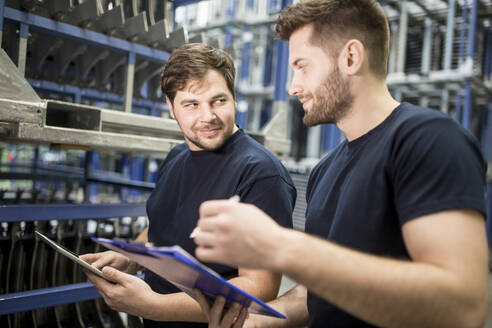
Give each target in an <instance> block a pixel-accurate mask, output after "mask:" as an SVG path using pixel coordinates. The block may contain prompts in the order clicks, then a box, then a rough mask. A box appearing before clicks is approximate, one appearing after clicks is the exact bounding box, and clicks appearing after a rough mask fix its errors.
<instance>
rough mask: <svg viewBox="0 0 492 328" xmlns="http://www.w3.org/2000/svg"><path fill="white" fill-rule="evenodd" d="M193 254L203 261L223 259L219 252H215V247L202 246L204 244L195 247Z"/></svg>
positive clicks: (220, 261) (221, 260) (219, 260)
mask: <svg viewBox="0 0 492 328" xmlns="http://www.w3.org/2000/svg"><path fill="white" fill-rule="evenodd" d="M195 256H196V257H197V258H198V259H199V260H200V261H203V262H218V263H223V262H224V259H223V258H222V257H221V256H219V253H218V252H217V250H216V248H213V247H204V246H198V247H197V248H196V249H195Z"/></svg>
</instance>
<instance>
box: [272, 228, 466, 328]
mask: <svg viewBox="0 0 492 328" xmlns="http://www.w3.org/2000/svg"><path fill="white" fill-rule="evenodd" d="M277 244H278V245H283V246H281V247H279V248H278V249H277V250H276V251H275V250H274V251H273V252H276V254H274V255H271V256H272V263H273V266H274V267H273V268H271V269H273V270H275V271H282V272H285V273H286V274H288V275H289V276H290V277H292V278H293V279H294V280H296V281H297V282H299V283H301V284H303V285H305V286H307V287H308V288H309V290H310V291H312V292H313V293H315V294H317V295H319V296H320V297H322V298H323V299H325V300H327V301H328V302H330V303H332V304H334V305H336V306H337V307H339V308H341V309H343V310H345V311H347V312H349V313H351V314H352V315H354V316H356V317H359V318H360V319H362V320H365V321H367V322H370V323H372V324H374V325H377V326H386V327H388V326H389V327H397V326H401V325H402V323H403V322H405V325H406V326H408V327H412V326H418V327H424V326H431V327H441V326H442V327H454V326H464V325H463V323H467V322H466V321H467V318H463V317H461V315H460V312H459V311H455V309H462V308H463V307H467V306H468V305H470V306H473V305H474V304H467V302H468V301H469V300H468V299H466V298H463V297H462V296H461V295H460V294H461V293H462V289H461V290H460V286H459V284H458V283H457V281H456V280H457V279H456V277H454V276H453V275H452V274H451V273H450V272H448V271H446V270H444V269H441V268H439V267H437V266H434V265H430V264H424V263H415V262H410V261H398V260H393V259H386V258H382V257H376V256H372V255H368V254H364V253H360V252H357V251H353V250H350V249H347V248H344V247H340V246H338V245H335V244H333V243H330V242H327V241H325V240H321V239H319V238H315V237H311V236H309V235H307V234H303V233H299V232H296V231H285V233H284V234H283V238H282V240H278V241H277ZM298 245H303V247H298ZM321 277H322V278H321ZM368 305H370V306H368ZM469 322H470V321H469ZM469 322H468V323H469Z"/></svg>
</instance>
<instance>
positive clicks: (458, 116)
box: [454, 93, 462, 123]
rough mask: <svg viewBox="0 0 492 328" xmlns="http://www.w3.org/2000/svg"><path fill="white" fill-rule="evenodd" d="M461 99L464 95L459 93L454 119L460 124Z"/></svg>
mask: <svg viewBox="0 0 492 328" xmlns="http://www.w3.org/2000/svg"><path fill="white" fill-rule="evenodd" d="M461 98H462V95H461V94H460V93H458V94H457V95H456V103H455V104H454V106H455V107H454V117H455V119H456V121H458V123H461Z"/></svg>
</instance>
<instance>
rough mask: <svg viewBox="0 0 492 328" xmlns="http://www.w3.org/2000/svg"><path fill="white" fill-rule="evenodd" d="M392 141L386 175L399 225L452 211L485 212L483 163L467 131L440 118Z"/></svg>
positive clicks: (477, 147) (478, 150) (410, 130)
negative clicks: (389, 168) (387, 173)
mask: <svg viewBox="0 0 492 328" xmlns="http://www.w3.org/2000/svg"><path fill="white" fill-rule="evenodd" d="M396 140H397V142H396V144H395V152H394V157H393V162H392V163H391V164H390V165H391V166H392V170H391V173H390V174H391V176H392V180H393V186H394V197H395V205H396V210H397V212H398V216H399V220H400V225H403V224H404V223H406V222H408V221H409V220H411V219H414V218H417V217H420V216H423V215H427V214H431V213H437V212H440V211H445V210H452V209H474V210H477V211H479V212H481V213H482V214H484V216H485V172H486V166H485V161H484V159H483V156H482V154H481V152H480V148H479V146H478V144H477V142H476V141H475V139H474V138H473V137H472V136H471V135H470V134H469V133H468V132H466V131H465V130H463V129H462V128H461V127H459V126H458V125H457V124H456V123H455V122H454V121H452V120H450V119H445V118H440V119H434V120H430V121H427V122H426V123H423V124H422V125H420V126H418V127H415V128H414V129H409V130H408V131H407V133H403V134H402V135H400V138H398V139H396Z"/></svg>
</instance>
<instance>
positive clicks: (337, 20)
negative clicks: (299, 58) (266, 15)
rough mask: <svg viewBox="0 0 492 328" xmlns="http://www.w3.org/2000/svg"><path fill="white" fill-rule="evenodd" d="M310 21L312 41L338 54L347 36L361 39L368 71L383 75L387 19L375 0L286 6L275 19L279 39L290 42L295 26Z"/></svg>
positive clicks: (313, 1)
mask: <svg viewBox="0 0 492 328" xmlns="http://www.w3.org/2000/svg"><path fill="white" fill-rule="evenodd" d="M308 24H313V27H314V32H313V35H312V37H311V42H312V43H313V44H316V45H320V46H326V45H327V44H332V45H333V48H332V49H329V53H330V54H331V55H333V56H338V54H339V53H340V51H341V48H342V47H343V46H344V45H345V43H346V42H347V41H349V40H350V39H357V40H359V41H361V42H362V44H363V45H364V47H365V48H366V49H367V50H368V60H369V66H370V69H371V71H372V72H373V73H374V74H375V75H376V76H378V77H382V78H384V77H386V74H387V70H388V56H389V25H388V19H387V18H386V15H385V13H384V11H383V9H382V8H381V7H380V6H379V4H378V3H377V1H376V0H306V1H301V2H299V3H297V4H295V5H289V6H288V7H287V8H286V9H285V10H284V11H282V13H281V14H280V16H279V18H278V20H277V26H276V31H277V33H278V35H279V36H280V38H281V39H282V40H285V41H289V39H290V36H291V35H292V33H294V32H295V31H296V30H297V29H299V28H301V27H303V26H305V25H308Z"/></svg>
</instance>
